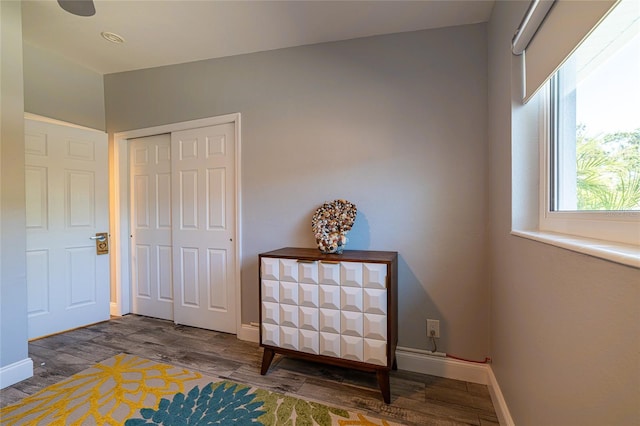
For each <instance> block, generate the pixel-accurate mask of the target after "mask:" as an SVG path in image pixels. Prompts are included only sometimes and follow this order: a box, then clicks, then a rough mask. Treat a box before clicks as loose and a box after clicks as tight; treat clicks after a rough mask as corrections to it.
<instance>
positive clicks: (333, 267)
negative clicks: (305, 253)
mask: <svg viewBox="0 0 640 426" xmlns="http://www.w3.org/2000/svg"><path fill="white" fill-rule="evenodd" d="M318 282H319V283H320V284H328V285H340V264H339V263H324V262H320V265H319V266H318Z"/></svg>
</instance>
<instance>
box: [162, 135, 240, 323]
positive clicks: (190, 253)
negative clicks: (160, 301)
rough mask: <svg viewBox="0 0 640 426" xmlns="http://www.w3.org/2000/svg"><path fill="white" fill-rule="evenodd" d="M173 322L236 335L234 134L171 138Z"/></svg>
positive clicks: (174, 136) (176, 136)
mask: <svg viewBox="0 0 640 426" xmlns="http://www.w3.org/2000/svg"><path fill="white" fill-rule="evenodd" d="M171 152H172V156H173V158H172V161H171V173H172V194H173V196H172V205H173V209H172V210H173V221H174V223H173V226H172V241H173V283H174V311H173V312H174V321H175V322H176V323H178V324H188V325H192V326H196V327H201V328H206V329H211V330H217V331H223V332H228V333H236V312H235V300H236V299H235V291H236V289H235V281H236V280H235V262H236V259H235V252H236V250H235V247H236V241H234V238H235V229H236V223H235V203H236V200H235V130H234V125H233V124H221V125H218V126H211V127H203V128H199V129H192V130H184V131H180V132H174V133H172V134H171Z"/></svg>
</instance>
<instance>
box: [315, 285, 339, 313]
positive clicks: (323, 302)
mask: <svg viewBox="0 0 640 426" xmlns="http://www.w3.org/2000/svg"><path fill="white" fill-rule="evenodd" d="M320 307H321V308H327V309H340V287H338V286H334V285H320Z"/></svg>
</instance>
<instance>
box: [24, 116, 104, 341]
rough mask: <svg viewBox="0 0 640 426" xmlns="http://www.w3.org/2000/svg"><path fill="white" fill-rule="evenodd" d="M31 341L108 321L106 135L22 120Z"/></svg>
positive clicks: (28, 307)
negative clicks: (102, 244) (99, 248)
mask: <svg viewBox="0 0 640 426" xmlns="http://www.w3.org/2000/svg"><path fill="white" fill-rule="evenodd" d="M25 180H26V215H27V216H26V226H27V292H28V299H27V310H28V318H29V320H28V328H29V331H28V334H29V338H30V339H32V338H36V337H40V336H45V335H48V334H53V333H58V332H61V331H64V330H68V329H72V328H76V327H81V326H84V325H87V324H92V323H96V322H100V321H105V320H108V319H109V303H110V289H109V255H108V254H103V255H97V254H96V241H95V239H91V238H92V237H95V235H96V233H98V232H108V231H109V216H108V213H109V192H108V156H107V135H106V133H102V132H99V131H93V130H88V129H81V128H75V127H71V126H64V125H60V124H52V123H45V122H41V121H35V120H25Z"/></svg>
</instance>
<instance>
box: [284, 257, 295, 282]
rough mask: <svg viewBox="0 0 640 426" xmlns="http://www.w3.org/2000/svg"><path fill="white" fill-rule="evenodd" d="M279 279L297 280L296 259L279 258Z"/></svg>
mask: <svg viewBox="0 0 640 426" xmlns="http://www.w3.org/2000/svg"><path fill="white" fill-rule="evenodd" d="M280 281H289V282H293V283H297V282H298V261H297V260H295V259H280Z"/></svg>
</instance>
